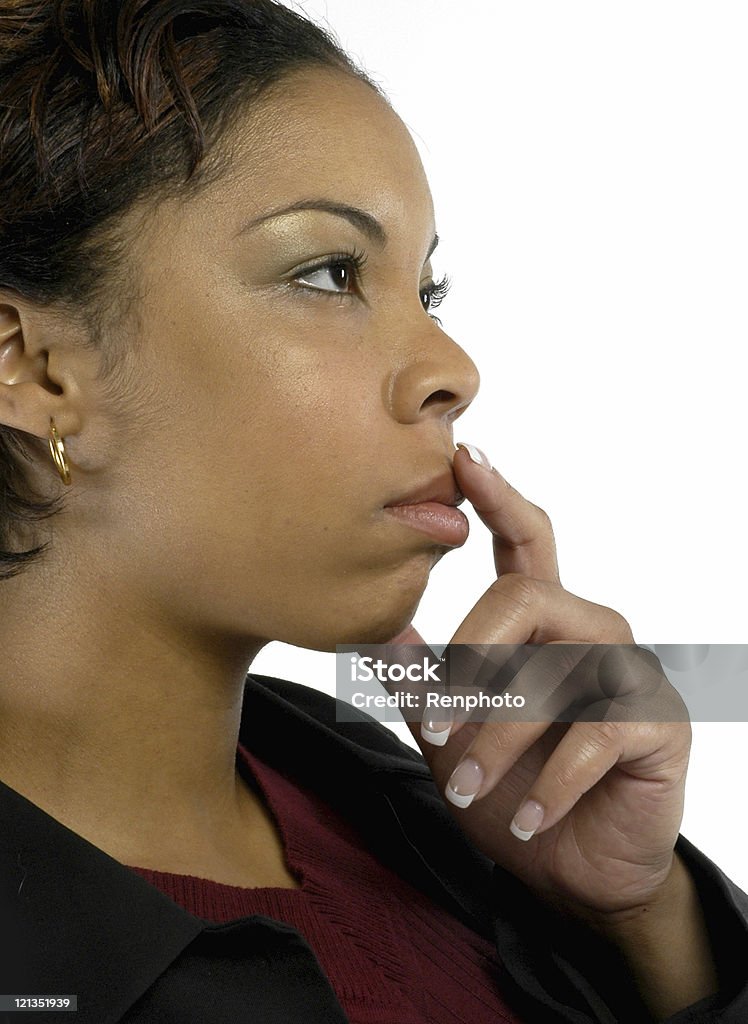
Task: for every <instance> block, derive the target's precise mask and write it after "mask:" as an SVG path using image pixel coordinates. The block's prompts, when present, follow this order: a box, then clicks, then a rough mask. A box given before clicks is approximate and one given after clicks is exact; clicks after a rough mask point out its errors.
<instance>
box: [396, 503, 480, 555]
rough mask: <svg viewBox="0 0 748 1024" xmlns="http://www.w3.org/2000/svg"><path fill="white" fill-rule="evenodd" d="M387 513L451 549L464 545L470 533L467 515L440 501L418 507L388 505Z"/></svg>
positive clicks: (420, 504)
mask: <svg viewBox="0 0 748 1024" xmlns="http://www.w3.org/2000/svg"><path fill="white" fill-rule="evenodd" d="M385 512H389V513H391V514H392V515H393V516H394V517H395V518H396V519H399V520H400V522H401V523H404V524H405V525H406V526H412V527H413V529H414V530H420V531H421V532H422V533H426V534H428V535H429V537H433V539H434V540H435V541H438V543H439V544H446V545H447V546H448V547H451V548H457V547H459V546H460V545H461V544H464V543H465V541H466V540H467V538H468V533H469V532H470V524H469V523H468V520H467V516H466V515H465V513H464V512H460V510H459V509H458V508H453V507H452V506H451V505H442V503H441V502H439V501H423V502H420V503H419V504H417V505H387V506H386V507H385Z"/></svg>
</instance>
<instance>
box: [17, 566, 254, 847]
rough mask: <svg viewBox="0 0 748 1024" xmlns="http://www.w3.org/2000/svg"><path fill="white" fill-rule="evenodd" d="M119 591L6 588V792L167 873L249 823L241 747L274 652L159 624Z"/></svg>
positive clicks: (89, 583) (65, 584) (91, 575)
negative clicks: (242, 728)
mask: <svg viewBox="0 0 748 1024" xmlns="http://www.w3.org/2000/svg"><path fill="white" fill-rule="evenodd" d="M112 578H115V579H116V578H117V577H116V575H114V576H113V575H112V574H111V569H110V574H108V575H106V576H102V575H100V576H99V578H98V579H97V578H96V573H95V572H92V571H89V572H88V573H86V572H85V571H80V570H79V569H78V567H76V571H75V573H69V572H68V573H62V574H55V573H54V571H49V572H45V573H43V574H42V573H38V574H36V575H34V576H33V577H32V575H31V573H23V574H21V575H20V576H19V577H15V578H13V579H12V580H8V581H4V582H3V583H2V584H0V650H2V651H3V658H2V662H0V779H2V781H3V782H5V783H6V784H7V785H9V786H11V787H12V788H13V789H15V790H17V791H18V792H19V793H21V794H22V795H23V796H25V797H27V798H28V799H29V800H31V801H32V802H33V803H35V804H37V805H38V806H39V807H41V808H42V810H44V811H46V812H47V813H48V814H51V815H52V816H53V817H54V818H56V819H57V820H58V821H61V822H62V823H63V824H64V825H67V827H69V828H71V829H72V830H73V831H75V832H77V833H78V834H80V835H82V836H84V838H86V839H88V840H89V841H91V842H93V843H94V844H95V845H97V846H99V847H100V848H102V849H104V850H105V851H106V852H108V853H110V854H111V855H112V856H115V857H116V858H117V859H119V860H122V861H123V862H125V863H131V864H139V863H147V862H151V863H155V862H156V861H161V862H168V861H169V857H170V850H171V848H172V844H173V848H174V849H177V847H179V848H181V849H184V848H185V847H186V846H189V845H190V844H192V848H196V844H197V846H198V847H200V844H202V847H204V846H205V844H206V843H208V844H211V843H212V844H220V842H221V837H222V836H225V835H226V834H228V832H230V831H231V830H232V829H235V827H236V823H237V822H238V820H239V818H240V816H241V815H242V813H243V810H244V809H246V806H247V792H246V787H245V786H244V784H243V782H242V781H241V779H240V777H239V776H238V775H237V772H236V767H235V758H236V746H237V742H238V736H239V725H240V721H241V713H242V697H243V688H244V680H245V677H246V673H247V670H248V667H249V665H250V663H251V661H252V660H253V658H254V657H255V655H256V654H257V652H258V651H259V650H260V649H261V647H262V643H259V642H258V643H252V642H249V641H247V640H246V638H244V639H243V640H242V642H237V641H232V640H231V639H230V638H225V637H218V636H217V635H216V634H215V633H214V634H213V635H205V634H201V633H200V632H199V631H198V630H197V629H188V628H186V627H185V626H184V625H182V626H177V625H176V624H175V623H173V622H168V621H167V620H166V619H165V618H162V619H158V618H157V617H156V615H155V613H154V609H153V606H152V605H151V604H149V600H148V598H147V597H146V596H145V595H142V594H127V593H125V592H123V591H122V590H121V589H118V588H117V587H116V586H115V585H112V586H109V585H108V584H107V582H106V581H107V580H111V579H112ZM144 609H147V611H144ZM149 616H150V617H149ZM166 833H168V834H166ZM208 837H210V838H208ZM202 847H201V848H202ZM209 853H210V851H209V850H207V849H205V850H204V854H205V856H209Z"/></svg>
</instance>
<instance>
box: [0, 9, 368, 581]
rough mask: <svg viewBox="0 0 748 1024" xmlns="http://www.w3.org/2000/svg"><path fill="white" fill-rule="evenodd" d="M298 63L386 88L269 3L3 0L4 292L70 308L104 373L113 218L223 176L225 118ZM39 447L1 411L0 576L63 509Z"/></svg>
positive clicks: (34, 554)
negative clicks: (44, 473) (40, 469)
mask: <svg viewBox="0 0 748 1024" xmlns="http://www.w3.org/2000/svg"><path fill="white" fill-rule="evenodd" d="M305 65H323V66H328V67H334V68H337V69H339V70H341V71H344V72H346V73H350V74H353V75H356V76H357V77H358V78H360V79H362V80H363V81H365V82H367V83H368V84H369V85H370V86H372V88H374V89H375V90H376V91H377V92H379V93H380V95H381V94H382V93H381V90H380V89H379V87H378V86H377V85H376V84H375V83H374V82H373V81H372V80H371V79H370V78H369V77H368V76H367V75H366V74H365V73H364V72H363V71H362V70H361V69H360V68H359V67H357V66H356V65H355V64H354V63H353V61H352V60H351V58H350V57H349V56H348V55H347V54H346V53H345V52H344V51H343V50H342V49H341V48H340V46H339V45H338V43H337V42H336V41H335V40H334V38H333V37H332V35H331V34H330V33H329V32H327V31H325V30H323V29H322V28H320V27H319V26H317V25H315V24H314V23H312V22H311V21H309V20H307V19H306V18H304V17H302V16H301V15H299V14H297V13H295V12H294V11H292V10H290V9H289V8H288V7H285V6H283V5H282V4H280V3H278V2H275V0H0V301H2V298H3V294H2V292H3V289H5V290H8V289H10V290H11V291H15V292H16V293H17V294H19V295H21V296H23V297H24V298H25V299H27V300H29V301H31V302H33V303H35V304H37V305H39V306H42V307H52V308H53V310H54V311H55V312H56V311H58V310H59V311H61V312H63V313H64V315H66V316H69V317H72V318H74V320H75V322H77V323H80V324H81V325H82V326H83V327H84V328H85V335H84V336H85V337H86V339H87V340H86V344H90V345H91V346H92V347H96V348H99V349H100V350H101V354H102V367H103V369H102V374H103V375H104V376H106V374H107V373H109V372H111V371H112V369H113V368H114V367H115V365H116V362H117V356H116V352H115V351H114V349H113V348H112V347H111V345H110V346H109V347H107V345H106V344H105V342H104V339H105V336H106V333H107V329H108V328H110V327H111V325H112V324H116V323H119V322H121V320H122V318H123V317H124V316H125V314H126V312H127V311H128V310H129V309H130V308H131V304H132V302H133V290H132V288H130V287H128V285H129V284H131V283H132V282H129V281H128V274H127V262H126V258H127V244H126V239H125V238H124V237H123V234H122V233H121V232H119V231H118V227H119V226H120V220H121V218H122V217H123V215H124V214H125V213H126V212H127V211H128V210H130V209H131V208H132V207H133V206H134V204H135V203H136V202H138V201H141V200H145V201H158V200H159V199H160V198H165V197H167V196H169V197H171V196H175V195H179V196H181V197H184V198H189V197H190V196H194V195H196V194H197V193H198V192H199V190H200V189H201V188H204V187H205V186H207V185H208V184H209V183H210V182H212V181H215V180H216V179H217V178H219V177H220V176H221V174H222V173H223V172H224V170H225V168H226V166H227V159H228V156H229V154H228V152H227V151H226V150H225V149H222V148H221V145H220V144H221V142H223V141H225V139H226V137H227V135H228V130H229V129H230V126H231V125H232V124H233V122H234V119H235V117H237V116H239V115H241V114H242V113H244V112H245V111H246V110H247V107H248V104H250V103H251V101H252V100H253V99H254V98H256V97H257V96H258V95H259V94H260V93H261V92H263V91H264V90H266V89H267V88H268V86H270V85H272V84H274V83H276V82H278V81H279V80H280V79H281V78H282V77H283V76H284V75H286V74H287V73H289V72H291V71H293V70H295V69H297V68H300V67H303V66H305ZM39 447H40V442H39V439H38V438H35V437H33V436H32V435H29V434H26V433H25V432H22V431H17V430H12V429H10V428H8V427H4V426H2V425H1V424H0V580H3V579H9V578H10V577H12V576H14V575H16V574H17V573H19V572H20V571H22V570H23V569H24V568H25V567H26V566H27V565H29V564H30V563H31V562H32V561H34V560H35V559H37V558H38V557H39V556H41V555H42V554H43V552H44V551H45V550H46V548H47V547H48V543H49V542H47V543H45V544H42V545H40V546H37V547H33V548H31V549H29V550H20V551H19V550H13V548H14V547H15V546H16V544H15V543H14V538H15V539H16V542H17V540H18V536H17V535H18V532H19V530H20V529H21V528H27V527H28V526H29V525H30V524H32V523H34V522H36V521H37V520H42V519H46V518H49V517H50V516H52V515H54V514H55V513H57V512H59V511H61V510H62V507H63V505H62V494H60V495H59V496H57V497H55V498H53V499H51V500H43V499H42V498H41V497H40V496H39V495H38V494H36V493H34V492H33V491H32V489H31V488H30V485H29V483H28V481H27V480H26V479H25V477H24V473H23V470H22V464H21V460H22V459H25V460H27V461H30V459H31V455H30V451H36V452H37V454H38V451H39ZM44 447H46V445H45V446H44ZM47 455H49V452H48V451H47Z"/></svg>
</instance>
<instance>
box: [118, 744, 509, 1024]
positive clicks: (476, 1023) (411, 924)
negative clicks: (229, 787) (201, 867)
mask: <svg viewBox="0 0 748 1024" xmlns="http://www.w3.org/2000/svg"><path fill="white" fill-rule="evenodd" d="M238 754H239V758H240V759H241V761H242V762H243V764H242V765H241V769H242V772H243V774H247V771H248V772H249V773H251V775H252V776H253V777H254V779H255V780H256V783H257V785H258V786H259V788H260V790H261V792H262V793H263V795H264V797H265V802H266V804H267V805H268V807H269V808H270V811H271V812H272V814H273V816H274V818H275V820H276V821H277V823H278V828H279V830H280V833H281V836H282V839H283V843H284V847H285V854H286V862H287V864H288V867H289V870H290V871H291V873H292V874H293V875H294V876H295V877H296V878H297V879H299V880H300V882H301V888H300V889H282V888H250V889H245V888H241V887H239V886H233V885H224V884H223V883H221V882H214V881H210V880H208V879H205V878H197V877H195V876H194V875H176V874H170V873H167V872H164V871H152V870H151V869H150V868H140V867H132V870H133V871H137V872H138V874H140V875H141V876H142V877H143V878H145V879H146V881H148V882H150V883H151V885H154V886H155V887H156V888H158V889H160V890H161V891H162V892H164V893H166V895H168V896H170V897H171V898H172V899H173V900H174V901H175V902H177V903H178V904H180V906H182V907H184V908H185V910H187V911H189V912H190V913H191V914H195V915H196V916H197V917H201V918H204V919H206V920H210V921H214V922H218V923H225V922H227V921H232V920H236V919H237V918H242V917H248V916H250V915H251V914H263V915H265V916H266V917H271V918H273V919H275V920H278V921H283V922H285V923H286V924H289V925H291V926H292V927H294V928H296V929H297V930H298V931H299V932H300V933H301V934H302V935H303V936H304V938H305V939H306V941H307V942H308V943H309V945H310V946H311V948H312V949H313V950H314V953H315V954H316V956H317V959H318V960H319V962H320V964H321V966H322V969H323V970H324V972H325V974H326V975H327V976H328V978H329V979H330V983H331V985H332V987H333V989H334V990H335V993H336V995H337V997H338V999H339V1001H340V1003H341V1005H342V1007H343V1009H344V1011H345V1013H346V1014H347V1016H348V1018H349V1019H350V1021H351V1024H393V1022H397V1024H427V1022H429V1024H434V1022H439V1024H443V1022H450V1024H458V1022H465V1024H503V1022H509V1024H522V1022H520V1018H519V1017H517V1016H516V1015H515V1014H514V1013H513V1012H512V1011H511V1010H510V1009H509V1008H508V1007H507V1006H506V1005H505V1004H504V1002H503V1001H502V999H501V995H500V992H499V987H498V981H497V970H496V966H495V963H496V959H495V958H496V952H495V949H494V946H493V944H492V943H490V942H488V941H487V940H486V939H484V938H483V937H482V936H480V935H478V934H476V933H475V932H473V931H471V929H469V928H468V927H466V926H465V925H464V924H462V922H461V921H458V920H457V918H455V917H453V916H452V915H451V914H450V913H449V912H448V911H447V910H444V909H442V908H441V907H440V906H438V905H437V904H436V903H434V902H432V901H431V900H429V899H428V897H426V896H425V895H423V894H422V893H420V892H419V891H418V890H417V889H415V888H413V886H411V885H409V884H408V883H406V882H405V881H403V880H402V879H401V878H400V877H399V876H398V875H396V874H395V873H394V872H393V871H391V870H389V869H388V868H386V867H385V866H384V865H383V864H381V863H380V862H379V861H378V860H376V859H375V858H374V857H373V856H372V855H371V854H370V853H369V852H368V851H367V850H366V849H365V848H364V847H363V846H362V845H361V842H360V839H359V836H358V833H357V832H356V831H355V830H354V829H353V828H352V827H351V826H350V825H349V824H348V823H347V822H346V821H345V820H343V819H342V818H341V817H340V816H339V815H338V814H337V813H335V812H334V811H333V810H332V808H330V807H329V806H328V805H327V804H325V803H323V802H322V801H321V800H320V799H319V798H318V797H317V796H316V795H315V794H314V793H312V792H310V791H309V790H307V789H305V788H304V787H303V786H300V785H298V784H297V783H296V782H293V781H291V780H290V779H289V778H287V777H286V776H284V775H282V774H281V773H279V772H278V771H276V770H274V769H273V768H271V767H270V766H269V765H267V764H265V763H264V762H263V761H261V760H260V759H259V758H258V757H256V756H255V755H254V754H251V753H250V752H249V751H248V750H246V749H245V748H244V747H243V746H242V745H241V744H240V745H239V748H238Z"/></svg>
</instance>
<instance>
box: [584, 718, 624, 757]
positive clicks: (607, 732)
mask: <svg viewBox="0 0 748 1024" xmlns="http://www.w3.org/2000/svg"><path fill="white" fill-rule="evenodd" d="M589 742H590V743H592V744H593V745H594V747H595V748H596V749H597V750H611V749H612V748H614V747H617V746H619V745H620V742H621V730H620V726H619V723H618V722H595V723H594V726H593V728H592V729H591V730H590V734H589Z"/></svg>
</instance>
